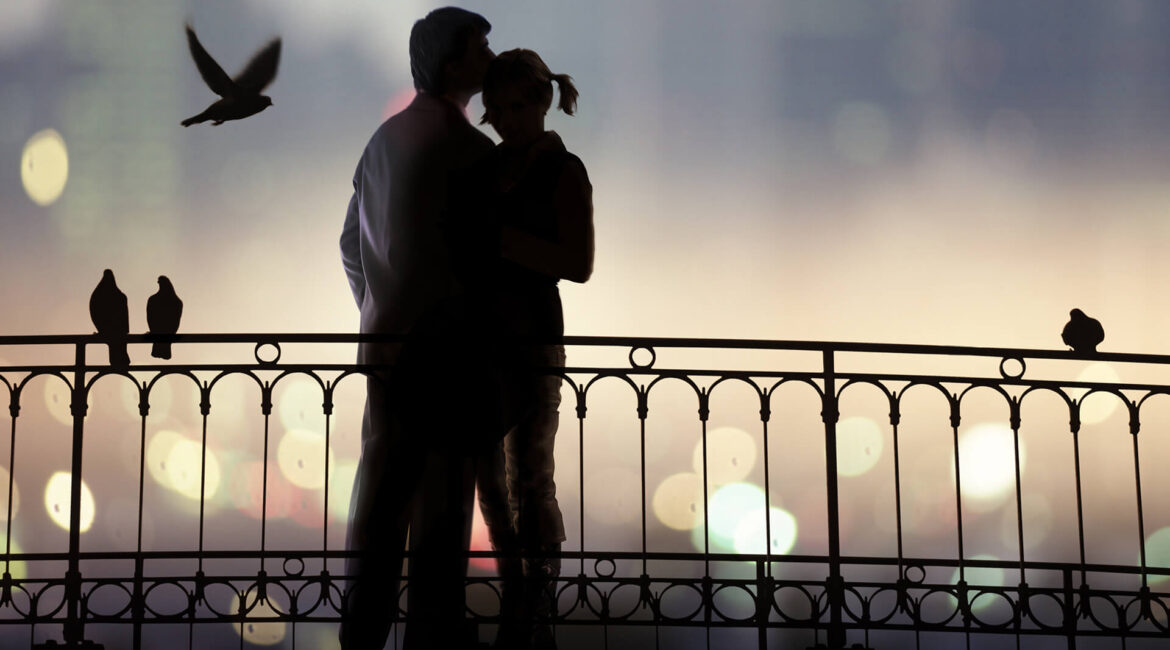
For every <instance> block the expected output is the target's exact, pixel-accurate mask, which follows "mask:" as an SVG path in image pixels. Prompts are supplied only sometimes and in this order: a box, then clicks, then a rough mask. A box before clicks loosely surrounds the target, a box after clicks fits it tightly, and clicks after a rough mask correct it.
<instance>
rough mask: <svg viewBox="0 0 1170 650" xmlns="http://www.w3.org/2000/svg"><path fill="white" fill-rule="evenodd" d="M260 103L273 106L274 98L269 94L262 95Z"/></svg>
mask: <svg viewBox="0 0 1170 650" xmlns="http://www.w3.org/2000/svg"><path fill="white" fill-rule="evenodd" d="M260 103H261V104H263V105H264V106H272V98H271V97H269V96H268V95H260Z"/></svg>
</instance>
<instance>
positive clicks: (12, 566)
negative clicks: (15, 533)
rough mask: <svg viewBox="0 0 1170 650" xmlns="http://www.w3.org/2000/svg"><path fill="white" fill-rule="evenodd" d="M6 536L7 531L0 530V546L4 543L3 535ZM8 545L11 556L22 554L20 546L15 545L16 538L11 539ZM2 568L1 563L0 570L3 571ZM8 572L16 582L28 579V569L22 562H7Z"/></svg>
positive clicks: (1, 564) (1, 547)
mask: <svg viewBox="0 0 1170 650" xmlns="http://www.w3.org/2000/svg"><path fill="white" fill-rule="evenodd" d="M7 534H8V531H6V530H5V529H2V528H0V544H3V543H4V538H5V535H7ZM9 544H10V547H11V549H12V554H13V555H19V554H20V553H24V550H23V549H21V547H20V544H18V543H17V541H16V538H13V539H12V540H10V541H9ZM3 548H4V547H3V546H0V549H3ZM3 567H4V565H3V563H0V570H3ZM8 572H9V573H10V574H12V577H13V578H14V579H16V580H24V579H25V578H27V577H28V567H27V566H26V565H25V563H24V562H9V563H8Z"/></svg>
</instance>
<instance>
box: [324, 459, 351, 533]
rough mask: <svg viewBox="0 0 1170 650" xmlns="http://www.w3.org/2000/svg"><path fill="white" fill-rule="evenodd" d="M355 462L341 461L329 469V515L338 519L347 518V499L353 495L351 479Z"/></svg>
mask: <svg viewBox="0 0 1170 650" xmlns="http://www.w3.org/2000/svg"><path fill="white" fill-rule="evenodd" d="M357 468H358V466H357V463H355V462H352V461H342V462H339V463H337V465H336V466H334V467H333V469H331V470H330V471H329V516H331V517H333V518H334V519H335V520H338V521H345V520H347V519H348V518H349V501H350V498H351V497H352V496H353V479H354V477H355V476H357Z"/></svg>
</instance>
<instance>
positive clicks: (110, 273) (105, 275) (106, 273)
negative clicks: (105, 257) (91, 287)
mask: <svg viewBox="0 0 1170 650" xmlns="http://www.w3.org/2000/svg"><path fill="white" fill-rule="evenodd" d="M102 279H103V280H113V279H114V272H113V271H111V270H109V269H106V270H105V271H102Z"/></svg>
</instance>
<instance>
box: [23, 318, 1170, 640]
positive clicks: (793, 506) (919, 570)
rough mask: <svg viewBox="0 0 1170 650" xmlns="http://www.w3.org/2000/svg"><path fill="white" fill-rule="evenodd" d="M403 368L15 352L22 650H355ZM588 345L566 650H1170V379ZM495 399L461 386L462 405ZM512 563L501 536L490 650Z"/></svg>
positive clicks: (854, 354) (82, 348) (1026, 355)
mask: <svg viewBox="0 0 1170 650" xmlns="http://www.w3.org/2000/svg"><path fill="white" fill-rule="evenodd" d="M385 338H387V337H380V338H379V339H377V340H381V339H385ZM372 340H375V337H362V336H359V335H354V334H183V335H179V336H177V337H176V343H175V350H176V359H175V360H174V362H166V363H156V362H155V361H154V360H151V361H150V362H145V363H144V362H142V361H143V360H144V359H149V357H147V346H148V345H149V343H150V342H151V341H152V339H150V338H149V337H148V336H145V335H141V336H139V335H136V336H131V337H130V338H129V342H130V344H131V345H130V351H131V357H132V359H133V362H132V365H131V366H130V367H129V369H114V368H112V367H110V366H108V365H105V361H106V353H105V345H104V343H103V342H102V341H101V340H99V339H98V338H97V337H96V336H91V335H79V336H3V337H0V385H2V386H3V392H2V394H0V400H5V401H6V402H7V404H8V409H7V416H8V417H7V419H8V422H7V423H4V422H3V421H2V420H0V424H8V425H9V426H8V427H7V428H8V429H9V435H8V436H7V438H8V440H7V444H6V445H3V444H0V468H3V470H4V471H0V479H3V483H6V486H0V490H6V492H0V494H4V495H5V496H6V503H4V502H0V509H3V514H4V516H5V518H4V520H3V521H4V522H5V527H4V531H3V538H2V539H0V543H2V544H3V546H2V547H0V553H2V554H0V562H2V564H3V576H2V578H0V646H3V647H5V648H9V647H12V648H19V647H29V648H34V647H52V644H53V643H58V644H60V643H64V644H66V645H67V646H69V647H78V648H80V647H87V646H90V647H94V646H95V645H96V644H102V645H104V646H105V647H107V648H123V647H126V648H135V649H136V650H137V649H138V648H154V647H160V648H161V647H167V648H174V647H184V644H185V646H186V647H190V648H201V647H221V646H229V645H230V646H235V647H240V648H244V647H254V646H269V647H280V648H318V647H330V646H329V645H328V644H330V643H334V644H335V643H336V624H337V622H338V621H339V620H340V617H339V612H340V611H341V608H342V603H343V602H344V600H345V598H346V597H347V594H346V581H345V577H346V576H345V573H344V559H345V557H346V551H345V545H344V530H345V521H346V513H347V508H348V495H349V486H350V485H351V484H352V478H353V468H354V467H355V462H356V449H357V441H358V434H357V428H358V423H359V422H360V410H361V404H362V402H361V400H362V399H363V396H364V385H365V381H364V379H363V375H364V374H367V373H370V372H372V371H374V370H377V368H375V367H373V366H363V365H358V364H356V363H354V362H353V357H354V354H353V353H354V349H355V344H356V343H358V342H359V341H372ZM565 343H566V348H567V350H568V359H569V362H568V363H569V366H568V367H566V368H563V369H545V371H546V372H551V373H556V374H560V375H561V376H562V377H564V382H563V388H562V396H563V399H562V404H561V423H560V430H559V433H558V442H557V461H558V467H557V481H558V487H559V498H560V502H561V507H562V510H563V511H564V513H565V520H566V527H567V529H568V534H569V540H568V541H567V542H566V544H565V546H564V550H563V565H564V568H563V572H562V575H561V576H560V578H559V580H558V583H557V593H558V602H557V604H558V608H557V612H556V620H555V621H554V623H555V629H556V633H557V636H558V641H559V645H560V647H561V648H578V647H580V648H625V647H639V648H644V647H655V648H662V647H666V648H712V647H714V648H728V647H735V648H761V649H763V648H781V647H783V648H788V647H793V648H813V647H818V648H819V647H824V648H845V647H863V648H951V647H955V648H1001V647H1015V648H1020V647H1026V648H1106V647H1109V648H1112V647H1117V648H1142V647H1161V646H1160V645H1158V644H1164V643H1165V638H1166V636H1167V635H1168V634H1170V609H1168V607H1170V587H1168V586H1167V585H1168V584H1170V582H1167V580H1168V579H1170V472H1167V471H1166V467H1167V466H1166V465H1165V463H1166V462H1167V460H1168V459H1170V428H1168V425H1170V399H1167V397H1170V381H1168V378H1170V372H1168V370H1170V356H1160V355H1147V354H1122V353H1099V354H1091V355H1079V354H1074V353H1072V352H1066V351H1057V350H1024V349H1008V348H976V347H954V346H927V345H895V344H873V343H833V342H810V341H771V340H736V339H666V338H616V337H586V336H572V337H567V339H566V341H565ZM476 372H477V369H476V368H474V367H466V368H451V369H450V382H451V383H450V386H451V390H452V395H453V397H452V399H453V400H456V401H457V400H458V395H459V394H461V393H465V392H466V391H474V390H476V389H477V384H476ZM5 447H6V448H5ZM42 495H43V496H42ZM42 502H43V503H42ZM491 555H492V553H491V551H490V549H488V548H487V546H486V545H485V544H484V541H483V539H482V535H481V534H477V538H476V539H475V540H473V549H472V551H471V565H472V570H471V573H470V575H469V576H468V579H467V590H468V591H467V593H468V611H467V616H468V617H471V618H473V619H475V620H477V621H478V622H480V623H481V630H483V632H482V633H481V635H482V638H484V639H490V638H491V637H490V634H491V630H492V628H493V626H494V625H495V624H496V623H497V622H498V616H497V612H498V594H499V585H498V581H497V580H496V578H495V575H494V570H493V564H492V559H491ZM407 574H408V575H407V579H406V580H405V581H404V587H403V589H404V590H405V589H409V569H408V570H407ZM401 603H402V604H403V607H400V609H399V611H397V612H388V615H392V616H394V617H396V620H403V618H404V617H405V614H406V612H405V608H404V605H405V598H402V599H401ZM397 627H398V628H401V626H397ZM399 638H400V637H396V638H395V639H394V640H393V641H392V642H391V644H390V646H389V647H397V646H398V644H399Z"/></svg>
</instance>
